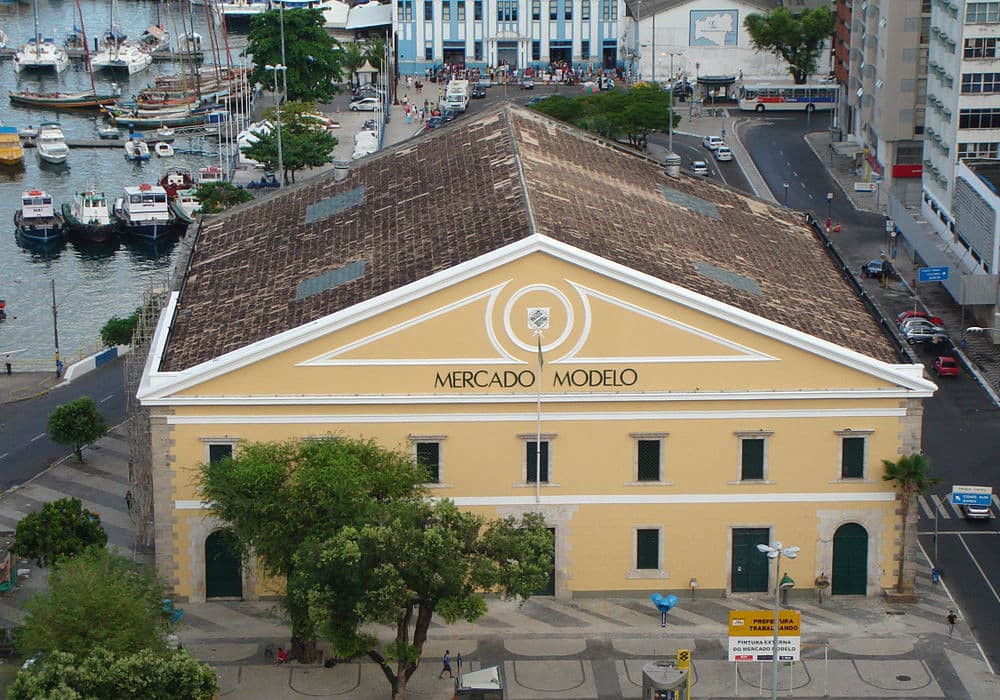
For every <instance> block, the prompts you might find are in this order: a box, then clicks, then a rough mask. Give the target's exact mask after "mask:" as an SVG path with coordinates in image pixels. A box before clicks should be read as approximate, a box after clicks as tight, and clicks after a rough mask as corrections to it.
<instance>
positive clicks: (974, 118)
mask: <svg viewBox="0 0 1000 700" xmlns="http://www.w3.org/2000/svg"><path fill="white" fill-rule="evenodd" d="M958 128H959V129H1000V109H998V108H995V107H992V108H991V107H986V108H982V109H971V108H970V109H963V110H961V111H959V113H958Z"/></svg>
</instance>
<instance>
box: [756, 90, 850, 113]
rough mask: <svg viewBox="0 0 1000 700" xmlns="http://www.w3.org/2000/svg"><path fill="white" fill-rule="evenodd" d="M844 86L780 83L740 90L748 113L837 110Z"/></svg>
mask: <svg viewBox="0 0 1000 700" xmlns="http://www.w3.org/2000/svg"><path fill="white" fill-rule="evenodd" d="M839 90H840V86H838V85H836V84H833V85H793V84H791V83H788V84H785V85H781V84H777V83H770V84H765V83H761V84H755V85H744V86H743V87H741V88H740V109H742V110H744V111H747V112H763V111H770V110H784V111H790V110H803V111H806V112H812V111H815V110H829V109H833V108H834V106H835V105H836V104H837V92H838V91H839Z"/></svg>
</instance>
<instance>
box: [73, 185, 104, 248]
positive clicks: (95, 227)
mask: <svg viewBox="0 0 1000 700" xmlns="http://www.w3.org/2000/svg"><path fill="white" fill-rule="evenodd" d="M62 215H63V221H64V224H65V227H66V230H67V233H68V234H69V236H70V238H73V239H74V240H76V241H79V242H82V243H107V242H108V241H110V240H112V239H113V238H114V237H115V220H114V218H113V217H112V216H111V211H110V209H109V208H108V198H107V197H106V196H105V195H104V193H103V192H98V191H97V190H86V191H84V192H77V193H76V196H75V197H74V198H73V201H72V202H64V203H63V205H62Z"/></svg>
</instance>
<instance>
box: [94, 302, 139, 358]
mask: <svg viewBox="0 0 1000 700" xmlns="http://www.w3.org/2000/svg"><path fill="white" fill-rule="evenodd" d="M138 324H139V309H136V310H135V311H134V312H133V313H132V315H131V316H129V317H128V318H118V317H117V316H112V317H111V318H109V319H108V321H107V323H105V324H104V326H102V327H101V342H102V343H104V346H105V347H108V348H110V347H114V346H115V345H130V344H131V343H132V334H133V333H135V327H136V326H137V325H138Z"/></svg>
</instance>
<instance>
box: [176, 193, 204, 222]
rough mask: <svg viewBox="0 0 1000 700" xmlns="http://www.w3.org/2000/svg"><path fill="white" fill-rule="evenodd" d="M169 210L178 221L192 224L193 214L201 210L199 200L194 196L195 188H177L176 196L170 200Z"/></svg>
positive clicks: (193, 220)
mask: <svg viewBox="0 0 1000 700" xmlns="http://www.w3.org/2000/svg"><path fill="white" fill-rule="evenodd" d="M170 211H172V212H173V213H174V216H176V217H177V219H178V221H183V222H185V223H187V224H193V223H194V222H195V216H196V215H197V214H198V212H200V211H201V202H200V201H199V200H198V198H197V197H196V196H195V190H178V191H177V198H176V199H174V200H173V201H171V202H170Z"/></svg>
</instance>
